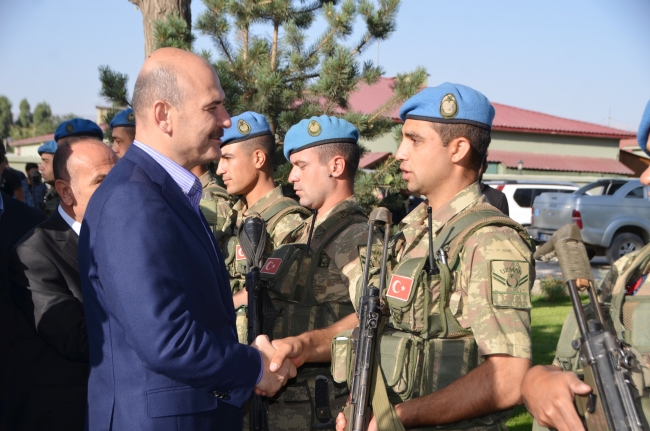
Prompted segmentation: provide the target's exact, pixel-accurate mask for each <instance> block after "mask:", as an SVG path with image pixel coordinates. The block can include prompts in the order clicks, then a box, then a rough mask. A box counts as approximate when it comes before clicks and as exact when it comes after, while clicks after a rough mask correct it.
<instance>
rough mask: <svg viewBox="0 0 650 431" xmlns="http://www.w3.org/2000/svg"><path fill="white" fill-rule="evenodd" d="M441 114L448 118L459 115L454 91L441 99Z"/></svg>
mask: <svg viewBox="0 0 650 431" xmlns="http://www.w3.org/2000/svg"><path fill="white" fill-rule="evenodd" d="M440 115H441V116H442V118H447V119H450V118H454V117H455V116H456V115H458V102H457V101H456V96H454V95H453V94H452V93H449V94H446V95H445V97H443V98H442V100H441V101H440Z"/></svg>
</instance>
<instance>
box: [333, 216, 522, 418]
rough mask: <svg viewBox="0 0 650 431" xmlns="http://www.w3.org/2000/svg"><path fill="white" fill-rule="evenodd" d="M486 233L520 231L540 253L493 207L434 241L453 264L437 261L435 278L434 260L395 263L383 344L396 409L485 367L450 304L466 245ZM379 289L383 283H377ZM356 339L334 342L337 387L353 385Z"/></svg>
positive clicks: (346, 336) (460, 220)
mask: <svg viewBox="0 0 650 431" xmlns="http://www.w3.org/2000/svg"><path fill="white" fill-rule="evenodd" d="M486 226H505V227H510V228H512V229H514V230H515V231H516V232H517V233H518V234H519V236H520V237H521V238H522V240H523V241H524V243H526V244H527V245H528V246H529V247H530V250H531V259H532V252H533V250H534V246H533V245H532V243H531V241H530V237H529V235H528V234H527V233H526V230H525V229H524V228H523V227H522V226H521V225H519V224H518V223H516V222H515V221H514V220H512V219H510V218H509V217H506V216H504V215H503V213H501V212H500V211H498V210H496V209H495V208H494V207H492V206H491V205H487V204H480V205H476V206H474V207H472V208H469V209H468V210H465V211H463V212H462V213H460V214H459V215H458V216H457V217H456V218H455V219H454V220H453V221H451V222H450V223H449V224H448V225H447V226H445V227H444V228H443V229H442V231H441V232H440V233H439V235H438V236H437V237H436V238H434V240H433V250H434V252H437V251H438V250H439V249H441V248H442V249H444V250H445V251H446V253H447V256H448V259H447V261H448V264H447V265H445V264H444V263H442V262H441V261H440V260H439V259H435V260H434V265H435V268H434V270H433V271H432V272H431V273H430V271H429V257H428V254H427V255H426V256H424V257H417V258H410V259H404V260H401V261H398V260H397V259H396V256H391V262H390V264H389V265H390V266H389V268H388V269H389V270H390V271H389V275H388V276H387V280H386V288H385V289H384V291H383V292H382V299H383V302H384V304H385V305H386V308H387V309H388V313H389V314H388V318H387V319H386V321H385V326H384V329H383V331H382V333H381V335H380V337H379V362H380V366H381V369H382V373H383V376H384V380H385V383H386V390H387V393H388V398H389V400H390V402H391V404H398V403H401V402H403V401H407V400H410V399H413V398H417V397H421V396H425V395H427V394H430V393H432V392H435V391H437V390H439V389H442V388H444V387H445V386H447V385H449V384H450V383H452V382H454V381H456V380H458V379H459V378H460V377H462V376H464V375H465V374H467V373H468V372H469V371H471V370H472V369H474V368H476V367H477V366H478V365H479V364H480V363H481V362H482V360H481V357H480V355H479V352H478V345H477V343H476V340H475V338H474V335H473V333H472V331H471V330H468V329H465V328H463V327H462V326H461V324H460V323H459V322H458V320H457V319H456V317H455V316H454V312H452V310H451V308H450V304H451V303H453V301H454V300H455V301H458V300H459V299H458V298H459V297H460V294H459V293H458V292H453V291H452V287H453V286H454V276H456V275H457V274H458V272H459V270H460V264H461V262H460V253H461V251H462V250H463V247H464V245H465V242H466V241H467V239H468V238H469V237H470V236H471V235H473V234H474V233H475V232H476V231H478V230H479V229H481V228H483V227H486ZM399 236H400V233H398V234H397V235H395V236H394V237H393V240H392V241H391V242H392V243H393V244H394V242H395V241H396V240H397V239H398V238H399ZM376 247H378V248H379V247H380V246H376ZM390 248H393V247H390ZM374 254H375V252H374V251H373V255H374ZM373 262H374V259H373ZM371 266H372V264H371ZM379 269H380V268H379V267H378V266H377V267H374V268H373V270H372V271H371V274H373V275H375V276H377V275H378V273H379ZM430 274H433V275H430ZM377 278H378V277H377ZM362 282H363V280H360V283H362ZM374 285H375V286H378V285H379V284H378V282H377V281H375V283H374ZM357 291H360V289H357ZM452 297H454V298H452ZM351 332H352V331H345V332H343V333H341V334H339V335H338V336H337V337H335V338H334V340H333V342H332V375H333V377H334V380H335V381H337V382H350V381H351V378H350V373H351V372H352V369H351V368H352V365H351V364H352V362H351V361H352V360H353V358H352V356H353V355H352V354H351V349H352V342H351V341H350V335H351ZM335 358H336V359H335ZM459 402H462V401H459ZM511 413H512V410H507V411H503V412H497V413H494V414H490V415H487V416H483V417H479V418H476V419H472V420H469V421H465V422H462V423H456V424H448V425H444V426H437V427H433V428H432V429H453V430H460V429H470V428H475V427H486V426H487V427H490V426H497V425H498V424H499V423H500V422H501V421H504V420H505V419H507V418H508V417H509V416H510V415H511Z"/></svg>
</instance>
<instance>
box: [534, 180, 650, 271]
mask: <svg viewBox="0 0 650 431" xmlns="http://www.w3.org/2000/svg"><path fill="white" fill-rule="evenodd" d="M648 191H649V190H648V187H645V186H643V185H642V184H641V183H640V182H639V180H627V179H621V178H615V179H603V180H599V181H596V182H594V183H590V184H587V185H586V186H584V187H581V188H580V189H578V190H576V191H575V192H574V193H572V194H562V193H546V194H543V195H541V196H538V197H537V198H536V199H535V201H534V204H533V209H532V220H531V221H532V223H531V227H530V228H529V229H528V232H529V233H530V234H531V236H532V237H533V238H536V239H539V240H542V241H547V240H548V239H550V237H551V236H552V235H553V233H554V232H555V231H556V230H557V229H559V228H560V227H562V226H564V225H565V224H567V223H575V224H577V225H578V227H579V228H580V233H581V234H582V239H583V241H584V242H585V246H586V247H587V251H588V253H589V255H590V256H589V257H590V258H591V257H593V256H594V255H596V254H604V255H605V256H606V257H607V260H608V261H609V263H610V264H611V263H614V262H615V261H616V260H617V259H618V258H620V257H621V256H624V255H625V254H627V253H630V252H632V251H635V250H639V249H640V248H642V247H643V246H644V245H645V244H646V243H647V242H648V240H650V199H649V198H648Z"/></svg>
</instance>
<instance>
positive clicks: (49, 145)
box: [38, 141, 59, 156]
mask: <svg viewBox="0 0 650 431" xmlns="http://www.w3.org/2000/svg"><path fill="white" fill-rule="evenodd" d="M58 147H59V146H58V145H57V143H56V141H47V142H46V143H44V144H43V145H41V146H40V147H38V155H39V156H41V155H43V153H49V154H54V153H56V149H57V148H58Z"/></svg>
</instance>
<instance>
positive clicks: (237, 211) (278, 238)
mask: <svg viewBox="0 0 650 431" xmlns="http://www.w3.org/2000/svg"><path fill="white" fill-rule="evenodd" d="M283 197H284V196H283V195H282V187H281V186H278V187H276V188H274V189H273V190H271V191H270V192H268V193H267V194H265V195H264V196H262V198H260V200H258V201H257V202H255V203H254V204H253V205H251V207H250V208H248V206H247V205H246V204H245V203H244V201H243V200H240V201H239V202H237V203H236V204H235V205H234V206H233V208H232V213H231V215H230V217H232V215H233V214H234V215H235V216H236V220H237V221H236V222H235V226H236V227H235V231H234V232H233V233H234V234H235V235H236V234H237V232H238V231H239V228H240V227H241V225H242V223H243V222H244V217H245V216H246V215H247V214H248V213H249V212H256V213H260V214H262V213H263V212H264V211H266V210H267V209H269V208H270V207H271V205H273V204H274V203H275V202H276V201H277V200H278V199H282V198H283ZM303 228H304V223H303V217H301V216H300V214H297V213H290V214H287V215H286V216H284V217H282V219H281V220H278V221H277V223H275V228H274V229H273V232H269V234H270V235H271V242H272V243H273V248H276V247H278V246H280V245H282V244H288V243H290V242H295V241H296V239H298V238H299V237H300V235H302V231H303Z"/></svg>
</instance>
